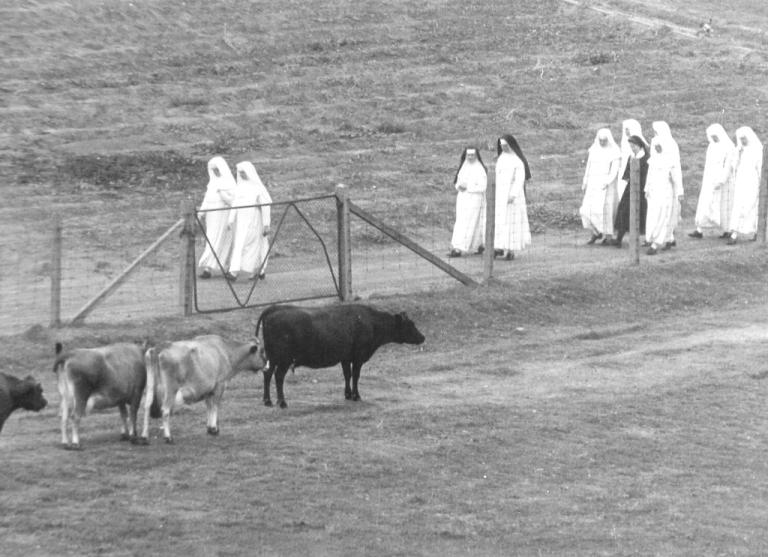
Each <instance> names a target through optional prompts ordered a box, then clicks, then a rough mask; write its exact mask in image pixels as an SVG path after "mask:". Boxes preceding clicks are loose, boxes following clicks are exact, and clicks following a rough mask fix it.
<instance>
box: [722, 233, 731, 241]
mask: <svg viewBox="0 0 768 557" xmlns="http://www.w3.org/2000/svg"><path fill="white" fill-rule="evenodd" d="M730 237H731V233H730V232H723V233H722V234H720V238H721V239H723V240H725V239H726V238H730Z"/></svg>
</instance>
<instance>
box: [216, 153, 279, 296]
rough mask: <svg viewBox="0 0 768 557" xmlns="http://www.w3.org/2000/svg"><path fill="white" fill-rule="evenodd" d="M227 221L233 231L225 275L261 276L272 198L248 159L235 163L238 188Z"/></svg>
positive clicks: (267, 244) (236, 276)
mask: <svg viewBox="0 0 768 557" xmlns="http://www.w3.org/2000/svg"><path fill="white" fill-rule="evenodd" d="M235 192H236V193H235V200H234V204H233V205H234V206H235V207H240V208H238V209H233V210H232V211H231V217H230V222H231V224H232V230H233V231H234V241H233V246H232V262H231V263H230V264H229V273H227V279H229V280H231V281H233V282H234V281H235V280H237V279H238V274H239V273H241V272H245V273H248V274H249V279H250V280H256V279H260V278H261V279H263V278H264V277H265V272H266V268H267V253H268V252H269V226H270V206H269V205H268V204H269V203H272V198H271V197H270V195H269V193H268V192H267V188H265V187H264V183H263V182H262V181H261V178H260V177H259V174H258V172H256V168H255V167H254V166H253V164H252V163H251V162H249V161H245V162H240V163H238V164H237V188H236V189H235Z"/></svg>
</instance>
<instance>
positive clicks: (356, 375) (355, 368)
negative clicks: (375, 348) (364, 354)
mask: <svg viewBox="0 0 768 557" xmlns="http://www.w3.org/2000/svg"><path fill="white" fill-rule="evenodd" d="M362 367H363V364H362V362H352V400H360V393H359V392H358V391H357V382H358V381H359V380H360V368H362Z"/></svg>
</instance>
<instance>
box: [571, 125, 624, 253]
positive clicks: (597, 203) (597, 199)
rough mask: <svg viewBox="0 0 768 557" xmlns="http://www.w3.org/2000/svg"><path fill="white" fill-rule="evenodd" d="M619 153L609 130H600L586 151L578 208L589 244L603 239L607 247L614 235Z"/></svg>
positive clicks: (619, 162)
mask: <svg viewBox="0 0 768 557" xmlns="http://www.w3.org/2000/svg"><path fill="white" fill-rule="evenodd" d="M620 164H621V150H620V149H619V146H618V145H616V142H615V141H614V140H613V136H612V135H611V131H610V130H609V129H608V128H601V129H600V130H598V132H597V134H596V135H595V141H594V143H592V146H591V147H590V148H589V155H588V157H587V168H586V170H585V171H584V180H583V181H582V184H581V191H583V192H584V199H583V201H582V203H581V207H580V208H579V214H580V215H581V223H582V225H583V226H584V228H586V229H587V230H589V231H591V232H592V237H591V238H590V239H589V242H587V243H588V244H594V243H595V241H597V240H599V239H600V238H603V242H602V243H603V244H610V243H611V242H610V240H611V237H612V236H613V218H614V215H615V213H616V206H617V204H618V199H617V197H616V180H617V179H618V176H619V168H620V166H619V165H620Z"/></svg>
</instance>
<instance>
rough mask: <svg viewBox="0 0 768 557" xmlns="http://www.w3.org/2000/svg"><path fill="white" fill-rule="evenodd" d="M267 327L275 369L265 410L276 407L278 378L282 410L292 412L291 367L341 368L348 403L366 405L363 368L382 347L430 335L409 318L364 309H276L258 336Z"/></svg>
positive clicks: (266, 315)
mask: <svg viewBox="0 0 768 557" xmlns="http://www.w3.org/2000/svg"><path fill="white" fill-rule="evenodd" d="M262 324H263V327H264V333H263V334H264V352H265V354H266V358H267V362H268V366H269V367H268V368H267V369H265V370H264V404H265V405H266V406H272V400H271V399H270V396H269V383H270V381H271V379H272V374H273V373H274V375H275V386H276V388H277V402H278V404H279V405H280V407H281V408H285V407H286V406H287V405H286V403H285V397H284V396H283V380H284V379H285V374H286V373H287V372H288V368H290V367H294V366H306V367H310V368H322V367H331V366H334V365H336V364H338V363H341V367H342V369H343V371H344V398H346V399H351V400H360V393H359V392H358V390H357V382H358V380H359V379H360V368H361V367H362V366H363V364H364V363H365V362H367V361H368V360H369V359H370V358H371V356H373V354H374V352H376V350H377V349H378V348H379V347H380V346H383V345H384V344H388V343H390V342H397V343H400V344H402V343H407V344H421V343H422V342H424V335H422V334H421V333H420V332H419V330H418V329H417V328H416V325H414V324H413V321H411V320H410V319H409V318H408V316H407V315H406V314H405V313H398V314H391V313H387V312H384V311H379V310H377V309H374V308H372V307H369V306H365V305H362V304H344V305H333V306H327V307H321V308H304V307H298V306H290V305H275V306H270V307H268V308H267V309H265V310H264V312H263V313H262V314H261V316H260V317H259V321H258V323H257V324H256V336H258V334H259V328H260V327H261V326H262ZM350 379H351V380H352V385H351V387H350Z"/></svg>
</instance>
